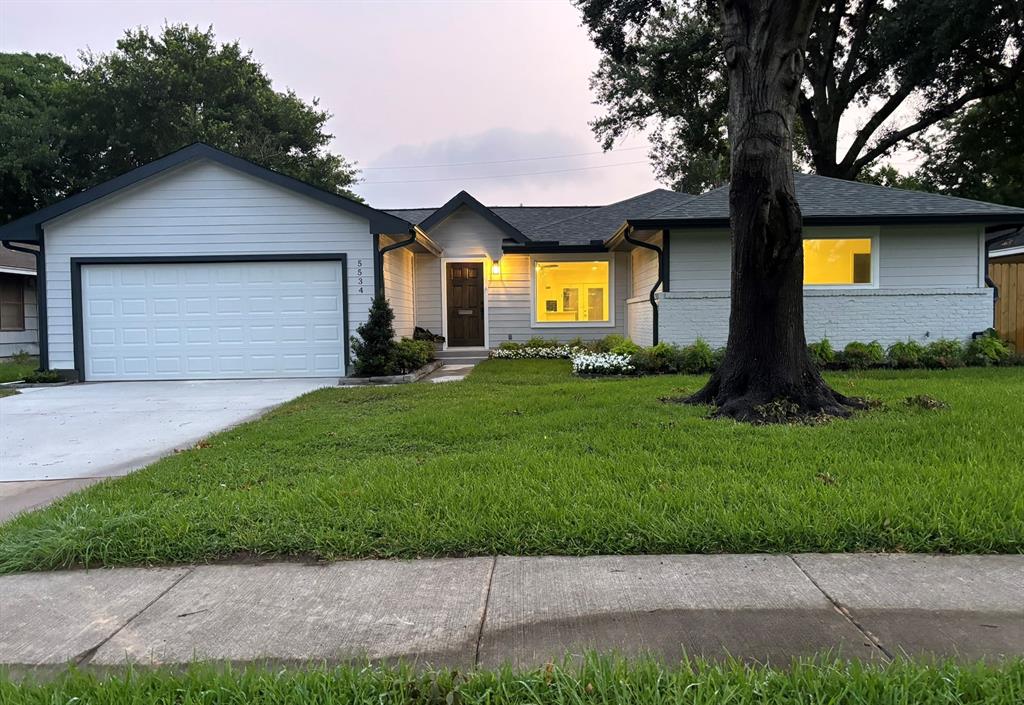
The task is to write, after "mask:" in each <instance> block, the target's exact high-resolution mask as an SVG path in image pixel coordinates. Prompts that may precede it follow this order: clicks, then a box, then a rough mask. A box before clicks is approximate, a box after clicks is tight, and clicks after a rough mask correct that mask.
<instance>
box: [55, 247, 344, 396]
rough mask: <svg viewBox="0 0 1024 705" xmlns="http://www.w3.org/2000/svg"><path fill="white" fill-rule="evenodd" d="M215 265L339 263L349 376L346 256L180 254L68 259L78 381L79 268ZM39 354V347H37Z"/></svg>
mask: <svg viewBox="0 0 1024 705" xmlns="http://www.w3.org/2000/svg"><path fill="white" fill-rule="evenodd" d="M215 262H341V291H342V301H343V302H344V305H343V306H342V307H341V311H342V315H341V320H342V331H341V332H342V336H343V338H342V340H343V341H344V342H343V345H344V356H345V357H344V360H345V376H348V373H349V367H350V364H351V360H350V359H349V358H350V357H351V354H350V351H349V314H348V308H349V302H350V299H351V297H350V296H349V290H348V289H349V287H348V255H346V254H345V253H344V252H338V253H315V254H283V255H182V256H174V255H172V256H170V257H149V256H142V257H72V258H71V329H72V337H73V339H74V355H75V372H76V374H77V378H78V380H79V381H81V382H85V381H87V380H86V379H85V341H84V339H83V338H82V332H83V329H84V324H83V319H82V266H83V265H90V264H190V263H195V264H211V263H215ZM40 352H42V348H40Z"/></svg>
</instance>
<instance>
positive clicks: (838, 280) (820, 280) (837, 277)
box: [804, 238, 874, 286]
mask: <svg viewBox="0 0 1024 705" xmlns="http://www.w3.org/2000/svg"><path fill="white" fill-rule="evenodd" d="M873 256H874V254H873V253H872V246H871V238H812V239H805V240H804V284H805V285H807V286H869V285H871V284H873V283H874V282H873V281H872V276H873V275H872V271H873V266H872V262H871V258H872V257H873Z"/></svg>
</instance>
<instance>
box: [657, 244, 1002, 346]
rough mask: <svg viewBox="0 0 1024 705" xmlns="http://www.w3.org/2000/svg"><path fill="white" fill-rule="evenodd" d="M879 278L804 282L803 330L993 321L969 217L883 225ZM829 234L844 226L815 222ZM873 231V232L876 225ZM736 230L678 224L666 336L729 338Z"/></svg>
mask: <svg viewBox="0 0 1024 705" xmlns="http://www.w3.org/2000/svg"><path fill="white" fill-rule="evenodd" d="M873 230H874V231H875V232H878V237H879V240H878V265H879V269H878V272H879V276H878V279H879V283H878V288H873V289H807V290H805V294H804V319H805V333H806V335H807V339H808V340H809V341H816V340H821V339H822V338H826V337H827V338H828V339H829V340H830V341H831V342H832V343H833V345H836V346H839V347H841V346H844V345H846V343H848V342H850V341H852V340H861V341H865V342H866V341H871V340H878V341H879V342H881V343H883V344H886V345H888V344H891V343H894V342H897V341H901V340H907V339H913V340H918V341H922V342H927V341H930V340H935V339H937V338H960V339H967V338H969V337H970V335H971V333H973V332H975V331H980V330H984V329H986V328H988V327H990V326H991V325H992V290H991V289H988V288H985V287H984V286H983V283H984V279H983V272H982V269H981V265H982V261H983V260H982V259H981V258H982V256H983V250H982V248H981V245H980V242H981V237H982V229H981V228H979V227H977V226H973V225H963V226H920V225H918V226H882V227H881V228H874V229H873ZM815 232H820V233H822V234H824V233H825V232H831V233H832V234H837V233H838V231H837V230H831V231H826V230H824V229H821V230H817V231H815V230H814V229H808V231H807V234H808V235H810V236H813V235H814V234H815ZM869 234H870V233H869ZM729 261H730V252H729V235H728V231H726V230H717V231H713V230H712V231H697V230H695V231H674V232H673V233H672V247H671V260H670V271H671V275H670V277H671V291H670V292H669V293H664V294H659V297H660V302H661V307H660V310H659V316H660V326H661V337H662V339H663V340H669V341H672V342H677V343H683V344H686V343H690V342H693V340H694V339H696V338H698V337H701V338H704V339H705V340H707V341H708V342H709V343H710V344H711V345H715V346H719V345H724V344H725V342H726V338H727V336H728V326H729Z"/></svg>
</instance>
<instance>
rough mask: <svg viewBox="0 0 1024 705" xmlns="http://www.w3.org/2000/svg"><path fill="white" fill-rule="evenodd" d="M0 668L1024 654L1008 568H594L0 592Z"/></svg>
mask: <svg viewBox="0 0 1024 705" xmlns="http://www.w3.org/2000/svg"><path fill="white" fill-rule="evenodd" d="M0 615H2V618H0V665H3V666H8V667H10V668H11V669H12V670H13V671H14V672H22V671H25V670H48V669H56V668H62V667H64V666H65V665H66V664H69V663H73V664H78V665H81V666H90V667H104V666H118V665H123V664H125V663H126V662H132V663H138V664H144V665H153V664H183V663H188V662H190V661H192V660H195V659H200V660H214V661H218V662H224V663H233V664H244V663H250V662H273V663H285V664H296V663H305V662H310V661H313V662H324V661H326V662H331V663H333V662H341V661H346V660H351V659H359V658H363V657H369V658H371V659H375V660H383V661H394V660H398V659H403V660H408V661H415V662H417V663H419V664H422V665H427V664H431V665H444V666H451V667H456V668H460V669H466V668H471V667H473V666H484V667H488V666H497V665H500V664H505V663H508V664H512V665H515V666H535V665H539V664H543V663H545V662H547V661H548V660H549V659H557V658H561V657H563V656H564V655H566V654H574V653H580V652H581V651H582V650H584V649H587V648H593V649H598V650H614V651H617V652H619V653H622V654H626V655H636V654H640V653H653V654H656V655H658V656H659V657H661V658H664V659H668V660H677V659H679V658H680V657H681V656H682V655H683V654H684V653H686V654H690V655H701V656H706V657H711V658H715V657H721V656H724V655H726V654H731V655H733V656H736V657H739V658H742V659H746V660H751V661H760V662H769V663H775V664H785V663H788V661H789V660H790V659H791V658H793V657H800V656H811V655H814V654H817V653H820V652H822V651H823V650H832V652H833V653H834V654H836V655H840V656H845V657H849V658H860V659H865V660H873V661H887V660H890V659H893V658H900V657H902V656H903V655H910V656H914V657H926V658H928V657H932V656H936V655H937V656H943V657H946V656H949V657H955V658H959V659H963V660H967V661H972V660H975V659H979V658H985V659H998V658H1000V657H1002V656H1006V655H1024V556H958V557H950V556H922V555H871V554H837V555H820V554H803V555H794V556H787V555H710V556H595V557H587V558H566V557H541V558H516V557H498V558H486V557H484V558H463V559H437V560H416V561H350V562H339V563H325V564H310V565H305V564H300V563H265V564H258V565H205V566H195V567H181V568H154V569H118V570H93V571H64V572H54V573H25V574H19V575H10V576H3V577H0Z"/></svg>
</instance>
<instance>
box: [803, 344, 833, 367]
mask: <svg viewBox="0 0 1024 705" xmlns="http://www.w3.org/2000/svg"><path fill="white" fill-rule="evenodd" d="M807 354H808V355H810V356H811V362H813V363H814V366H815V367H817V368H818V369H819V370H823V369H825V368H826V367H829V366H831V365H832V364H833V363H835V361H836V351H835V350H834V349H833V348H832V343H831V342H829V339H828V338H822V339H821V342H819V343H811V344H810V345H808V346H807Z"/></svg>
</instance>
